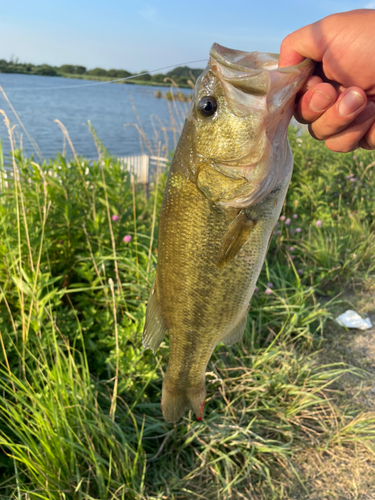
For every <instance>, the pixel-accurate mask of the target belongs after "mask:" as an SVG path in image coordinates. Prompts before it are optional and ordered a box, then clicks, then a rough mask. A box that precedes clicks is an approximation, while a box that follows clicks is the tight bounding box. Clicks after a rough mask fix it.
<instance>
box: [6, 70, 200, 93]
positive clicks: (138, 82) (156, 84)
mask: <svg viewBox="0 0 375 500" xmlns="http://www.w3.org/2000/svg"><path fill="white" fill-rule="evenodd" d="M0 74H1V75H2V74H4V75H29V76H50V77H51V78H56V77H60V78H68V79H75V80H91V81H94V82H112V81H113V80H117V78H109V77H106V76H93V75H76V74H72V73H58V74H56V75H39V74H37V73H28V72H26V71H25V72H21V71H15V72H10V71H9V72H8V71H0ZM113 83H120V84H129V85H147V86H149V87H166V88H170V87H173V85H172V84H171V83H167V82H151V81H146V80H136V79H135V78H134V79H133V78H129V79H128V80H123V81H117V82H116V81H114V82H113ZM178 88H179V89H190V90H193V89H192V88H191V87H190V85H184V84H179V85H178Z"/></svg>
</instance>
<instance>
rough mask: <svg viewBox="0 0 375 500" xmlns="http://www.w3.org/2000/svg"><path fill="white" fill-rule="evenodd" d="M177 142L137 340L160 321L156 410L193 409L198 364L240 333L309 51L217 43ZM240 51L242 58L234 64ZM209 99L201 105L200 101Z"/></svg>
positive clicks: (285, 177) (151, 342) (155, 330)
mask: <svg viewBox="0 0 375 500" xmlns="http://www.w3.org/2000/svg"><path fill="white" fill-rule="evenodd" d="M210 56H211V57H210V60H209V63H208V66H207V68H206V70H205V71H204V72H203V74H202V75H201V77H200V78H199V79H198V80H197V83H196V86H195V89H194V97H193V101H192V104H191V108H190V111H189V114H188V116H187V119H186V122H185V125H184V129H183V131H182V134H181V138H180V141H179V143H178V146H177V149H176V152H175V155H174V158H173V161H172V164H171V168H170V172H169V176H168V180H167V184H166V188H165V192H164V197H163V203H162V207H161V214H160V222H159V239H158V266H157V271H156V275H155V280H154V284H153V287H152V291H151V293H150V297H149V302H148V306H147V311H146V322H145V328H144V334H143V344H144V347H145V348H148V347H150V348H152V349H153V350H154V352H155V351H156V349H157V348H158V346H159V345H160V342H161V341H162V340H163V338H164V335H165V333H166V332H168V335H169V347H170V355H169V361H168V368H167V370H166V374H165V377H164V381H163V389H162V411H163V415H164V418H165V419H166V420H167V421H168V422H176V421H177V420H178V419H179V418H181V416H183V414H184V412H185V411H186V410H187V409H192V410H193V411H194V412H195V414H196V416H197V418H199V419H201V418H202V414H203V407H204V402H205V397H206V389H205V371H206V367H207V364H208V362H209V359H210V357H211V355H212V352H213V350H214V349H215V347H216V345H217V344H218V343H219V342H224V343H226V344H227V345H232V344H233V343H234V342H238V341H239V340H240V339H241V337H242V335H243V332H244V330H245V327H246V317H247V309H248V306H249V302H250V299H251V296H252V294H253V291H254V288H255V284H256V281H257V279H258V276H259V273H260V271H261V268H262V265H263V262H264V258H265V255H266V252H267V249H268V246H269V242H270V238H271V236H272V232H273V229H274V227H275V224H276V221H277V219H278V217H279V214H280V211H281V209H282V205H283V202H284V199H285V195H286V192H287V188H288V185H289V181H290V178H291V174H292V168H293V159H292V155H291V152H290V148H289V144H288V142H287V138H286V131H287V126H288V123H289V120H290V118H291V115H292V112H293V106H294V98H295V95H296V93H297V92H298V90H299V88H301V86H302V85H303V83H304V81H305V80H306V78H307V77H308V76H309V75H310V74H311V72H312V70H313V63H312V62H311V61H309V60H305V61H304V62H302V63H300V64H299V65H298V66H295V67H291V68H285V69H284V68H283V69H280V70H279V69H278V68H277V58H275V56H274V55H270V54H261V53H244V52H241V51H233V50H230V49H226V48H224V47H221V46H219V45H218V44H214V46H213V47H212V49H211V52H210ZM241 61H242V64H241ZM206 105H207V111H206V108H205V106H206Z"/></svg>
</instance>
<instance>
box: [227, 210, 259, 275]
mask: <svg viewBox="0 0 375 500" xmlns="http://www.w3.org/2000/svg"><path fill="white" fill-rule="evenodd" d="M255 225H256V221H254V220H251V219H249V218H248V217H247V216H246V213H245V212H244V210H240V212H239V214H238V215H237V217H236V218H235V219H234V220H233V221H232V222H231V224H230V226H229V228H228V231H227V232H226V234H225V236H224V240H223V243H222V245H221V249H220V253H219V259H218V263H217V265H218V267H219V268H221V267H223V266H225V264H226V263H227V262H230V261H231V260H233V259H234V258H235V256H236V255H237V254H238V252H239V251H240V250H241V248H242V247H243V245H244V243H245V241H246V240H247V237H248V236H249V233H250V231H251V230H252V229H253V227H254V226H255Z"/></svg>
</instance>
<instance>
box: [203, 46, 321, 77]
mask: <svg viewBox="0 0 375 500" xmlns="http://www.w3.org/2000/svg"><path fill="white" fill-rule="evenodd" d="M210 57H211V58H212V59H214V60H215V61H217V62H218V63H219V64H222V65H223V66H226V67H228V68H231V69H233V70H236V71H246V70H262V69H266V70H268V71H272V70H276V69H277V70H278V71H279V72H281V73H291V72H295V71H296V70H301V69H303V68H304V67H306V68H308V67H311V66H312V65H313V64H314V62H313V61H312V60H311V59H308V58H306V59H304V60H303V61H302V62H300V63H299V64H297V65H295V66H289V67H286V68H279V67H278V64H279V54H276V53H268V52H244V51H243V50H234V49H229V48H227V47H223V46H222V45H220V44H218V43H214V44H213V45H212V47H211V49H210Z"/></svg>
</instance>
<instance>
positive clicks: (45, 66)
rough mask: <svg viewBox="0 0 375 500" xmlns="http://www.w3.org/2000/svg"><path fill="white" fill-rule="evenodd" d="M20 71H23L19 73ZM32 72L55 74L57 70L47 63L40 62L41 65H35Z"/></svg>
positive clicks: (47, 74) (45, 74)
mask: <svg viewBox="0 0 375 500" xmlns="http://www.w3.org/2000/svg"><path fill="white" fill-rule="evenodd" d="M21 72H22V73H23V71H20V73H21ZM34 74H35V75H43V76H57V71H56V70H55V69H54V68H52V66H49V65H48V64H42V65H41V66H36V67H35V69H34Z"/></svg>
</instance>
